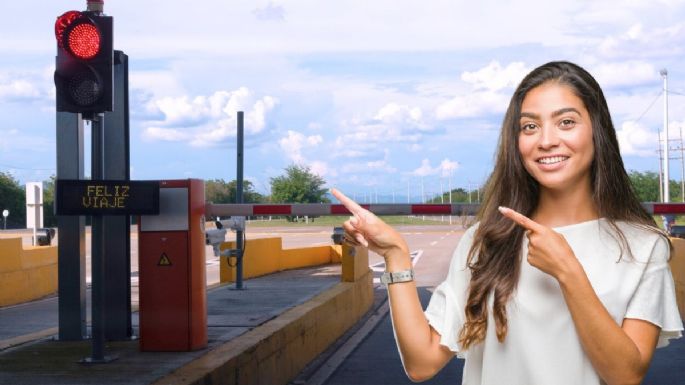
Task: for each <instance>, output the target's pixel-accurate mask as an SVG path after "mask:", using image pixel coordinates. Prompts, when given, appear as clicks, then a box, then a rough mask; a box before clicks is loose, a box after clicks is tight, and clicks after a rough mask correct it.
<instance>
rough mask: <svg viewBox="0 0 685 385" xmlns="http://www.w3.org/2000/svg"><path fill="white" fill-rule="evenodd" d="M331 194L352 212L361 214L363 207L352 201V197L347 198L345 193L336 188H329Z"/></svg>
mask: <svg viewBox="0 0 685 385" xmlns="http://www.w3.org/2000/svg"><path fill="white" fill-rule="evenodd" d="M331 194H333V196H334V197H336V198H337V199H338V200H339V201H340V203H342V204H343V206H345V207H346V208H347V209H348V210H350V212H351V213H352V214H355V215H358V214H361V213H362V212H363V211H364V208H363V207H361V206H359V205H358V204H357V202H355V201H353V200H352V199H350V198H348V197H347V196H345V194H343V193H341V192H340V191H338V190H336V189H334V188H333V189H331Z"/></svg>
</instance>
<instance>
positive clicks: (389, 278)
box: [381, 269, 414, 285]
mask: <svg viewBox="0 0 685 385" xmlns="http://www.w3.org/2000/svg"><path fill="white" fill-rule="evenodd" d="M413 280H414V269H408V270H402V271H397V272H394V273H390V272H387V271H386V272H385V273H383V274H382V275H381V283H382V284H384V285H390V284H393V283H400V282H410V281H413Z"/></svg>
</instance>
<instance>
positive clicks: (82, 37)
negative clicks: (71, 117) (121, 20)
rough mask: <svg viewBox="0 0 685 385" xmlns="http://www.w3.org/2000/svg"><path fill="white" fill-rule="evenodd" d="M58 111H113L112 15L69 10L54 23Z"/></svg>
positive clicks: (87, 116) (88, 115)
mask: <svg viewBox="0 0 685 385" xmlns="http://www.w3.org/2000/svg"><path fill="white" fill-rule="evenodd" d="M55 37H56V38H57V62H56V68H55V87H56V89H57V95H56V98H57V111H65V112H80V113H82V114H84V116H83V117H84V118H85V119H92V117H93V115H94V114H97V113H101V112H105V111H112V76H113V75H112V65H113V48H112V45H113V43H112V17H110V16H104V15H102V13H99V12H92V11H84V12H79V11H69V12H66V13H64V14H63V15H62V16H60V17H58V18H57V21H56V22H55Z"/></svg>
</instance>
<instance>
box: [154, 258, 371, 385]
mask: <svg viewBox="0 0 685 385" xmlns="http://www.w3.org/2000/svg"><path fill="white" fill-rule="evenodd" d="M372 280H373V274H372V272H371V271H370V270H368V269H367V271H366V274H365V275H364V276H362V277H360V278H359V279H358V280H357V281H355V282H340V283H338V284H337V285H336V286H334V287H332V288H331V289H329V290H326V291H325V292H323V293H321V294H319V295H317V296H316V297H314V298H312V299H311V300H309V301H307V302H305V303H303V304H301V305H298V306H296V307H294V308H292V309H290V310H288V311H286V312H285V313H283V314H281V315H280V316H278V317H276V318H274V319H273V320H271V321H268V322H266V323H265V324H263V325H260V326H258V327H256V328H254V329H252V330H250V331H248V332H247V333H245V334H243V335H241V336H239V337H237V338H235V339H233V340H231V341H230V342H227V343H225V344H224V345H221V346H219V347H217V348H215V349H213V350H211V351H209V352H208V353H207V354H205V355H203V356H201V357H199V358H197V359H196V360H194V361H192V362H190V363H189V364H187V365H185V366H183V367H181V368H179V369H177V370H175V371H174V372H173V373H171V374H169V375H168V376H166V377H163V378H161V379H159V380H157V381H156V382H154V383H153V385H206V384H222V385H224V384H225V385H246V384H269V385H285V384H288V383H289V381H291V380H292V379H293V378H294V377H295V376H296V375H297V374H298V373H299V372H300V371H301V370H302V369H304V367H305V366H306V365H307V364H308V363H310V362H311V361H312V360H313V359H314V358H316V357H317V356H318V355H319V354H321V352H323V351H324V350H325V349H326V348H327V347H328V346H330V345H331V344H332V343H333V342H335V341H336V340H337V339H338V338H339V337H340V336H341V335H342V334H343V333H344V332H345V331H347V330H348V329H349V328H350V327H352V326H353V325H354V324H355V323H356V322H357V321H359V319H361V317H362V316H363V315H364V314H365V313H366V312H367V311H368V310H369V309H370V308H371V305H373V300H374V295H373V283H372Z"/></svg>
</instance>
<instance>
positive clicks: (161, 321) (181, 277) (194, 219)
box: [138, 179, 207, 351]
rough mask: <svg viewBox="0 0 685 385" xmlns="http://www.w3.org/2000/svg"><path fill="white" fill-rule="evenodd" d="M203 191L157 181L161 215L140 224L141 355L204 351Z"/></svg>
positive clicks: (190, 183) (186, 183) (196, 184)
mask: <svg viewBox="0 0 685 385" xmlns="http://www.w3.org/2000/svg"><path fill="white" fill-rule="evenodd" d="M204 211H205V191H204V182H203V181H202V180H199V179H187V180H167V181H160V191H159V215H149V216H141V217H140V220H139V222H138V248H139V249H138V250H139V252H138V264H139V270H138V271H139V275H140V277H139V278H140V282H139V289H140V294H139V298H140V312H139V315H140V350H142V351H190V350H197V349H202V348H204V347H206V346H207V280H206V271H205V269H206V267H205V235H204V223H205V222H204V221H205V219H204Z"/></svg>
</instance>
